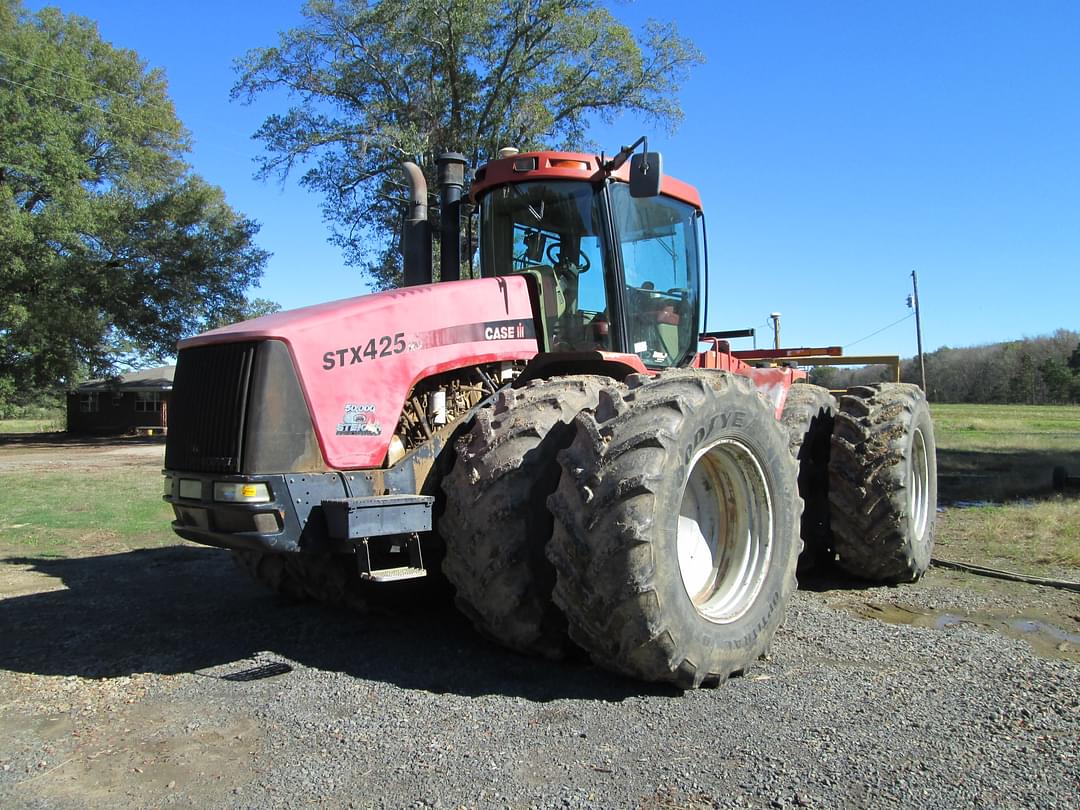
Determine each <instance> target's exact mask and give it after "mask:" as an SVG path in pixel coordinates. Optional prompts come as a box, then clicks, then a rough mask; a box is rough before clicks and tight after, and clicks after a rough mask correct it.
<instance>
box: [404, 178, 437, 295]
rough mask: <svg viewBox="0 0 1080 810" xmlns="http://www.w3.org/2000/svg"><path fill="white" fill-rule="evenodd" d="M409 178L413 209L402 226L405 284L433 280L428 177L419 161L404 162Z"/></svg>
mask: <svg viewBox="0 0 1080 810" xmlns="http://www.w3.org/2000/svg"><path fill="white" fill-rule="evenodd" d="M402 168H403V169H404V170H405V175H406V177H407V178H408V181H409V210H408V213H407V214H406V215H405V224H404V225H403V226H402V229H401V253H402V259H403V260H404V263H405V279H404V281H405V286H406V287H413V286H416V285H417V284H430V283H431V223H430V222H429V221H428V204H427V194H428V190H427V180H425V179H424V172H423V171H421V169H420V167H419V166H417V165H416V164H415V163H411V162H406V163H404V164H402Z"/></svg>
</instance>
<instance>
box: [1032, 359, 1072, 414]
mask: <svg viewBox="0 0 1080 810" xmlns="http://www.w3.org/2000/svg"><path fill="white" fill-rule="evenodd" d="M1039 374H1040V376H1041V377H1042V380H1043V384H1044V385H1045V386H1046V393H1047V396H1048V397H1049V399H1050V401H1051V402H1054V403H1059V402H1068V401H1069V400H1070V399H1071V398H1072V383H1073V375H1072V373H1071V372H1070V371H1069V366H1068V364H1067V363H1065V362H1064V361H1062V360H1060V359H1058V358H1056V357H1047V358H1046V359H1045V360H1043V361H1042V363H1040V364H1039Z"/></svg>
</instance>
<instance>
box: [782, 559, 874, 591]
mask: <svg viewBox="0 0 1080 810" xmlns="http://www.w3.org/2000/svg"><path fill="white" fill-rule="evenodd" d="M881 587H883V586H882V584H881V583H880V582H867V581H866V580H865V579H859V578H858V577H853V576H851V574H848V573H845V572H844V571H841V570H840V569H839V568H837V567H836V566H835V565H832V564H829V563H818V564H817V565H816V566H815V567H814V568H813V569H812V570H810V571H800V572H799V590H800V591H813V592H814V593H825V592H826V591H865V590H869V589H870V588H881Z"/></svg>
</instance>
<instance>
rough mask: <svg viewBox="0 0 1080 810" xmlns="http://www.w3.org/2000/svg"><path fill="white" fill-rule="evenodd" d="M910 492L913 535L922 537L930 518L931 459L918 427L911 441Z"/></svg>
mask: <svg viewBox="0 0 1080 810" xmlns="http://www.w3.org/2000/svg"><path fill="white" fill-rule="evenodd" d="M908 492H909V493H910V497H911V503H910V504H909V506H908V508H909V514H910V515H911V530H912V535H913V537H915V538H917V539H921V538H922V536H923V533H924V532H925V531H926V524H927V522H928V521H929V519H930V509H931V508H932V507H934V506H935V504H931V503H930V461H929V459H928V458H927V456H926V440H925V439H924V438H923V434H922V431H921V430H919V429H918V428H916V429H915V433H914V435H913V436H912V441H911V472H910V474H909V475H908Z"/></svg>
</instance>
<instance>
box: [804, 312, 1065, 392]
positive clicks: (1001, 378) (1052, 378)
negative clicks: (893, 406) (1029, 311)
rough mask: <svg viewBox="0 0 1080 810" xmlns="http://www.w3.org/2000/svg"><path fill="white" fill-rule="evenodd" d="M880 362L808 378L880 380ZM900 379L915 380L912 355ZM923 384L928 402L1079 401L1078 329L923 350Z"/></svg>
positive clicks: (829, 382)
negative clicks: (924, 360) (874, 364)
mask: <svg viewBox="0 0 1080 810" xmlns="http://www.w3.org/2000/svg"><path fill="white" fill-rule="evenodd" d="M889 378H890V370H889V369H888V368H887V367H885V366H862V367H859V368H836V367H832V366H817V367H815V368H814V369H812V370H811V372H810V381H811V382H813V383H816V384H817V385H824V386H826V387H828V388H832V389H843V388H850V387H851V386H853V385H865V384H866V383H872V382H881V381H884V380H888V379H889ZM900 379H901V380H903V381H904V382H911V383H919V382H920V375H919V361H918V358H912V359H909V360H903V361H902V362H901V364H900ZM926 387H927V394H928V396H929V399H930V401H931V402H972V403H983V402H987V403H990V402H992V403H1015V404H1024V405H1061V404H1067V403H1080V332H1074V331H1072V330H1070V329H1058V330H1057V331H1056V332H1054V334H1052V335H1045V336H1039V337H1034V338H1024V339H1023V340H1011V341H1005V342H1002V343H991V344H987V345H984V346H970V347H967V348H962V349H951V348H949V347H948V346H942V347H941V348H940V349H938V350H937V351H933V352H930V353H929V354H927V355H926Z"/></svg>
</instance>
